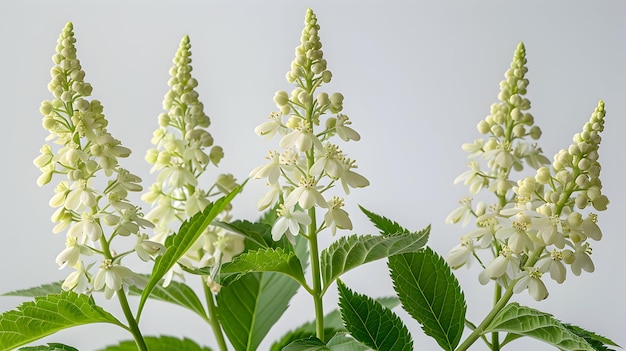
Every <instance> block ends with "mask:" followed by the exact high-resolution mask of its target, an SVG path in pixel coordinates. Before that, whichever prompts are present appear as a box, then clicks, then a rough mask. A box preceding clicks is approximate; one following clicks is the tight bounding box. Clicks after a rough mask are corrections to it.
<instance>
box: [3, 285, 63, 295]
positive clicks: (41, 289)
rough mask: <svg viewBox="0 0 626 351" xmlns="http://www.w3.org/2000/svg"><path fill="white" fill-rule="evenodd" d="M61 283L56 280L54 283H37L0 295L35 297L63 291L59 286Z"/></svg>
mask: <svg viewBox="0 0 626 351" xmlns="http://www.w3.org/2000/svg"><path fill="white" fill-rule="evenodd" d="M62 285H63V282H62V281H58V282H54V283H49V284H43V285H39V286H36V287H33V288H28V289H21V290H15V291H11V292H8V293H4V294H2V296H22V297H37V296H44V295H50V294H58V293H60V292H62V291H63V288H61V286H62Z"/></svg>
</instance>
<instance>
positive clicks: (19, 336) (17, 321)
mask: <svg viewBox="0 0 626 351" xmlns="http://www.w3.org/2000/svg"><path fill="white" fill-rule="evenodd" d="M90 323H111V324H115V325H117V326H120V327H122V328H125V326H124V325H123V324H122V323H121V322H120V321H118V320H117V319H116V318H115V317H113V315H111V314H110V313H108V312H106V311H105V310H104V309H102V308H101V307H99V306H97V305H96V304H95V303H94V302H93V300H92V299H91V298H90V297H89V296H87V295H82V294H81V295H79V294H76V293H74V292H68V291H64V292H62V293H60V294H50V295H46V296H40V297H36V298H35V299H34V301H29V302H25V303H23V304H22V305H20V306H18V307H17V309H15V310H11V311H7V312H4V313H3V314H2V315H0V350H11V349H14V348H16V347H18V346H21V345H25V344H28V343H29V342H32V341H35V340H38V339H41V338H43V337H44V336H48V335H51V334H54V333H56V332H58V331H60V330H63V329H67V328H71V327H76V326H79V325H84V324H90Z"/></svg>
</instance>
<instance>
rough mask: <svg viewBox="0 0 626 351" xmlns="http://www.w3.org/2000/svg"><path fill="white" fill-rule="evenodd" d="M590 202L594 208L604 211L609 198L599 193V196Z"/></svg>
mask: <svg viewBox="0 0 626 351" xmlns="http://www.w3.org/2000/svg"><path fill="white" fill-rule="evenodd" d="M591 204H592V205H593V208H595V209H596V210H598V211H605V210H606V209H607V206H608V205H609V198H608V197H606V196H605V195H600V197H598V198H597V199H595V200H594V201H592V203H591Z"/></svg>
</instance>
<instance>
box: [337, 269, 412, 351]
mask: <svg viewBox="0 0 626 351" xmlns="http://www.w3.org/2000/svg"><path fill="white" fill-rule="evenodd" d="M337 285H338V288H339V309H340V311H341V317H342V318H343V321H344V325H345V327H346V329H348V332H350V334H351V335H352V336H353V337H354V338H355V339H356V340H358V341H360V342H362V343H363V344H365V345H367V346H369V347H371V348H373V349H375V350H385V351H411V350H413V340H412V339H411V335H410V334H409V331H408V330H407V328H406V326H405V325H404V323H402V320H400V318H398V316H397V315H396V314H395V313H393V312H392V311H391V310H390V309H387V308H385V307H383V306H382V305H381V304H379V303H377V302H376V301H374V299H372V298H370V297H368V296H366V295H361V294H358V293H354V292H353V291H351V290H350V289H349V288H348V287H347V286H345V284H343V283H342V282H341V281H338V284H337Z"/></svg>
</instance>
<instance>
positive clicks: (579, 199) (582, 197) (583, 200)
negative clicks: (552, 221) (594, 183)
mask: <svg viewBox="0 0 626 351" xmlns="http://www.w3.org/2000/svg"><path fill="white" fill-rule="evenodd" d="M574 202H575V204H576V207H578V208H579V209H581V210H582V209H584V208H585V207H587V204H588V203H589V198H588V197H587V194H586V192H585V191H582V192H580V193H578V195H576V199H575V200H574Z"/></svg>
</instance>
